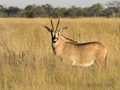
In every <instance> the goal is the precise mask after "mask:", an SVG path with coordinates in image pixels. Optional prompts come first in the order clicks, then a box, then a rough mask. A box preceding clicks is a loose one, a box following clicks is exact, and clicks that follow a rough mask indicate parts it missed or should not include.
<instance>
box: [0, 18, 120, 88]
mask: <svg viewBox="0 0 120 90" xmlns="http://www.w3.org/2000/svg"><path fill="white" fill-rule="evenodd" d="M53 23H54V26H56V24H57V19H53ZM45 25H46V26H48V27H51V23H50V19H49V18H34V19H26V18H0V90H120V18H73V19H71V18H61V22H60V25H59V28H60V27H64V26H67V27H68V29H67V30H65V31H64V32H63V33H62V35H64V36H66V37H68V38H71V39H73V40H76V41H78V42H79V43H84V42H93V41H98V42H101V43H102V44H104V45H105V46H106V47H107V49H108V54H107V64H106V66H105V65H104V66H103V68H102V70H101V71H100V72H98V71H97V65H96V64H95V63H94V64H93V65H92V66H91V67H88V68H80V67H70V66H67V65H66V64H64V63H63V62H62V61H61V60H60V59H59V58H58V57H56V56H55V55H54V54H53V51H52V47H51V35H50V33H49V32H48V31H47V30H46V29H45V28H44V26H45Z"/></svg>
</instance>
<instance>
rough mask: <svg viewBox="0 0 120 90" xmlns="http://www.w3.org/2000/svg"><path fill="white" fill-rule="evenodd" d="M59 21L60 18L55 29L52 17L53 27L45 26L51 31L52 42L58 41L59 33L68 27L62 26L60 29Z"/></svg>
mask: <svg viewBox="0 0 120 90" xmlns="http://www.w3.org/2000/svg"><path fill="white" fill-rule="evenodd" d="M59 22H60V19H58V23H57V26H56V29H55V30H54V26H53V22H52V19H51V25H52V29H50V28H48V27H47V26H44V27H45V28H46V29H47V30H48V31H49V32H50V33H51V37H52V43H54V44H55V43H56V42H57V41H58V39H59V34H60V33H61V32H62V31H63V30H64V29H67V27H62V28H61V29H59V30H58V26H59Z"/></svg>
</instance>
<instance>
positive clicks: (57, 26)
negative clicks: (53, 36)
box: [56, 18, 60, 31]
mask: <svg viewBox="0 0 120 90" xmlns="http://www.w3.org/2000/svg"><path fill="white" fill-rule="evenodd" d="M59 22H60V18H59V19H58V23H57V26H56V31H57V29H58V25H59Z"/></svg>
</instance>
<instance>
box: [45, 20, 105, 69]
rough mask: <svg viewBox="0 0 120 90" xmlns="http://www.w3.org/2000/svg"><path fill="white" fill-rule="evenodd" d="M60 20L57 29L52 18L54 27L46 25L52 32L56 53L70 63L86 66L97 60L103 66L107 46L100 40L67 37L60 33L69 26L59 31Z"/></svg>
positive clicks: (53, 46)
mask: <svg viewBox="0 0 120 90" xmlns="http://www.w3.org/2000/svg"><path fill="white" fill-rule="evenodd" d="M59 21H60V20H58V24H57V27H56V30H55V31H54V28H53V23H52V20H51V25H52V29H49V28H48V27H47V26H45V28H46V29H47V30H48V31H49V32H51V36H52V48H53V51H54V53H55V54H56V55H57V56H59V57H62V58H63V59H64V60H65V61H66V62H67V64H69V65H76V66H81V67H86V66H90V65H92V64H93V63H94V61H95V60H96V62H97V64H98V65H99V67H101V65H102V64H103V63H104V61H105V57H106V54H107V48H106V47H105V46H104V45H102V44H101V43H99V42H87V43H77V42H76V41H74V40H71V39H69V38H66V37H65V36H63V35H61V34H60V33H61V32H62V31H63V30H64V29H67V27H63V28H61V29H60V30H59V31H57V28H58V25H59Z"/></svg>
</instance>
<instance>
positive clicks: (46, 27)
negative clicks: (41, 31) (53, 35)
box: [44, 26, 52, 32]
mask: <svg viewBox="0 0 120 90" xmlns="http://www.w3.org/2000/svg"><path fill="white" fill-rule="evenodd" d="M44 27H45V28H46V29H47V30H48V31H49V32H52V30H51V29H50V28H48V27H47V26H44Z"/></svg>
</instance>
